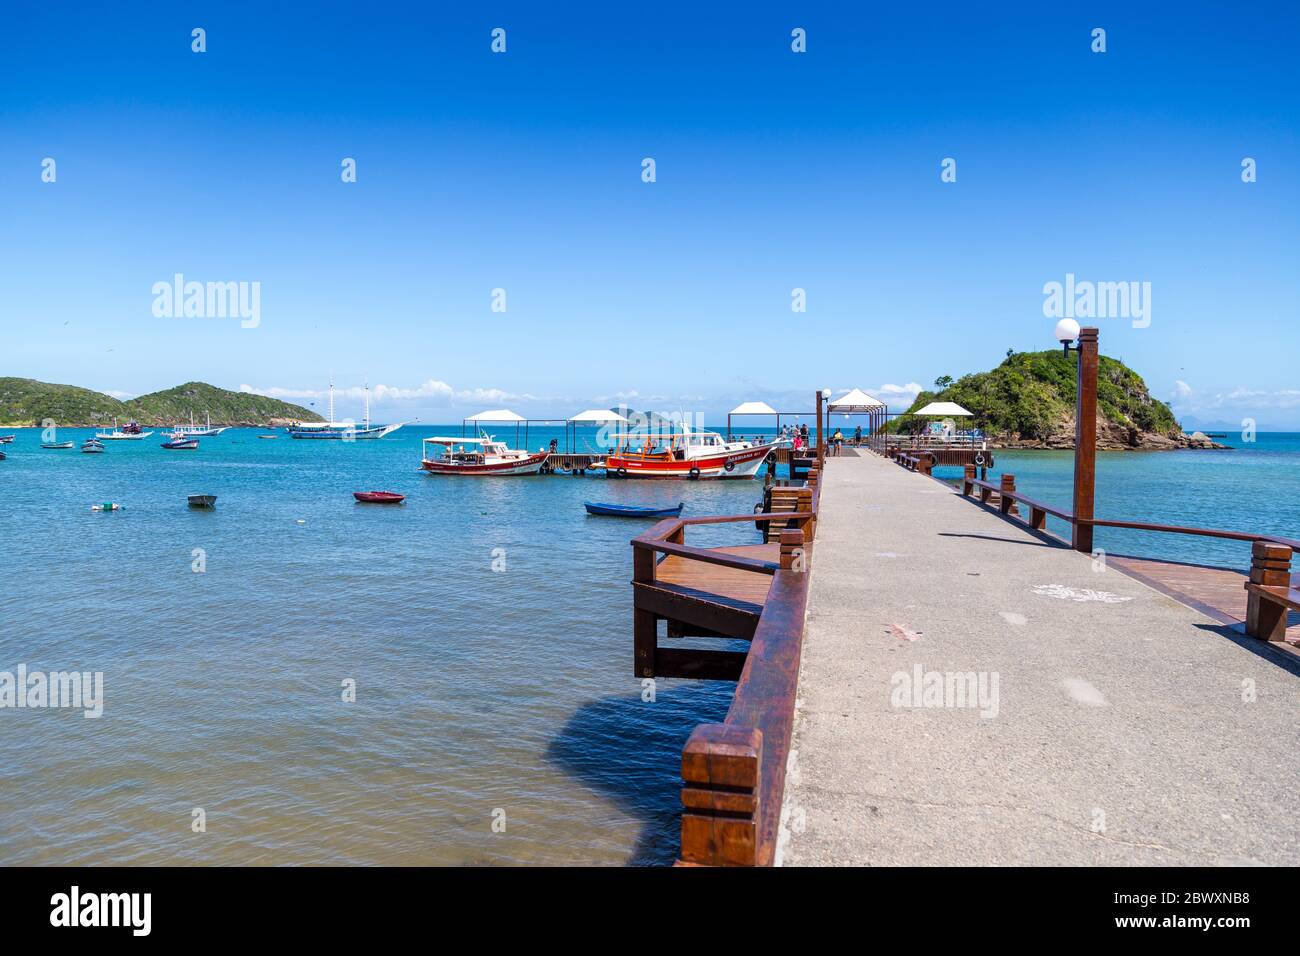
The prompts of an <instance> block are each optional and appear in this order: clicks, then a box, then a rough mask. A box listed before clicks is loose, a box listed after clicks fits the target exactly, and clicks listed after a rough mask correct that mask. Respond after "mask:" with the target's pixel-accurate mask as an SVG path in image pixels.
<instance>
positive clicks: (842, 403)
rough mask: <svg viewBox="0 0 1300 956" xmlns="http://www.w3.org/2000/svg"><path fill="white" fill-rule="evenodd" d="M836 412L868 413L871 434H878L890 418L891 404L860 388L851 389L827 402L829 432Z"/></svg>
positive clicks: (846, 413) (868, 425)
mask: <svg viewBox="0 0 1300 956" xmlns="http://www.w3.org/2000/svg"><path fill="white" fill-rule="evenodd" d="M836 412H838V413H839V414H841V415H846V416H847V415H866V416H867V427H868V430H869V433H870V435H871V436H875V435H877V434H878V433H879V431H880V429H881V428H883V427H884V425H885V423H886V422H887V421H888V420H889V406H888V405H886V404H885V403H884V402H882V401H881V400H880V399H878V398H876V397H875V396H874V395H868V394H867V393H866V392H864V391H863V390H862V389H860V388H855V389H851V390H849V391H847V392H845V393H844V394H843V395H841V396H840V397H839V398H836V399H833V400H831V401H829V402H827V403H826V430H827V432H831V427H830V420H831V415H832V414H834V413H836Z"/></svg>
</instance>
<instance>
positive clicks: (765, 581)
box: [655, 543, 1245, 609]
mask: <svg viewBox="0 0 1300 956" xmlns="http://www.w3.org/2000/svg"><path fill="white" fill-rule="evenodd" d="M711 550H714V551H721V552H722V553H724V554H734V555H738V556H740V557H742V558H753V559H755V560H756V561H779V560H781V545H780V544H776V543H772V544H746V545H739V546H737V547H730V548H713V549H711ZM655 578H656V580H657V581H658V582H659V583H660V584H669V585H673V586H675V587H679V588H689V589H690V590H692V591H698V592H701V593H702V594H709V595H711V596H713V597H715V598H722V599H724V600H726V601H728V602H734V603H737V604H744V605H749V606H752V607H755V608H758V609H761V608H762V607H763V602H764V601H766V600H767V592H768V590H769V589H770V588H771V587H772V575H770V574H758V573H756V572H754V571H741V570H739V569H737V568H724V567H720V566H719V565H716V564H705V563H704V562H702V561H692V560H690V559H689V558H679V557H677V556H676V555H668V556H667V557H666V558H664V559H663V560H662V561H660V562H659V566H658V568H656V570H655ZM1242 593H1243V594H1244V593H1245V592H1242Z"/></svg>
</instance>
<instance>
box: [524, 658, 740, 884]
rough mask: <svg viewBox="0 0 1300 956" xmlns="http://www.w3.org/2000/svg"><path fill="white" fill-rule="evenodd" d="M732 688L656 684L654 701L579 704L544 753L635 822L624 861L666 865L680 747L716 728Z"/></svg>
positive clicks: (622, 698)
mask: <svg viewBox="0 0 1300 956" xmlns="http://www.w3.org/2000/svg"><path fill="white" fill-rule="evenodd" d="M734 691H735V684H733V683H730V682H719V681H698V682H696V681H689V682H688V681H662V680H661V681H659V682H658V687H657V690H656V695H655V701H654V702H653V703H650V702H647V701H642V699H641V696H640V695H639V694H628V695H619V696H611V697H603V698H600V699H599V700H595V701H592V702H591V703H589V704H586V705H584V706H582V707H580V708H579V709H578V710H577V711H576V712H575V713H574V714H573V716H571V717H570V718H569V720H568V721H567V722H566V723H565V725H564V727H563V728H562V729H561V730H560V732H559V734H557V735H556V737H555V739H554V740H553V741H552V742H551V745H550V746H549V747H548V748H547V754H546V755H547V758H548V759H549V760H551V761H552V762H554V763H555V764H556V765H557V766H559V767H560V768H562V769H563V770H564V771H565V772H566V773H568V774H570V775H571V776H573V777H574V778H575V779H577V780H578V781H580V782H581V783H582V784H583V785H585V786H587V787H589V788H591V789H592V790H594V791H596V792H597V793H599V794H601V795H603V796H605V797H606V798H608V799H610V800H613V801H614V802H615V803H616V804H617V805H618V807H619V809H620V810H623V811H624V812H626V813H629V814H631V815H633V816H635V817H636V818H638V819H639V820H641V821H642V826H641V831H640V833H639V834H638V836H637V840H636V845H635V847H634V848H633V850H632V852H631V855H630V856H629V857H628V861H627V862H628V863H629V864H631V865H633V866H667V865H670V864H672V862H673V861H674V859H675V858H676V853H677V847H678V839H679V834H680V829H679V824H680V820H681V797H680V791H681V757H682V747H683V746H684V745H685V744H686V739H687V738H688V737H689V736H690V734H691V731H692V730H694V729H695V727H696V726H697V725H699V724H705V723H721V722H722V721H723V720H724V719H725V718H726V716H727V708H728V707H730V706H731V696H732V693H733V692H734Z"/></svg>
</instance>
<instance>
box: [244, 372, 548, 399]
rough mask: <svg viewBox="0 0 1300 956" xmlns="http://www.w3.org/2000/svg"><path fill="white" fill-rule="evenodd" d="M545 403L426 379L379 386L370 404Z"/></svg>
mask: <svg viewBox="0 0 1300 956" xmlns="http://www.w3.org/2000/svg"><path fill="white" fill-rule="evenodd" d="M239 390H240V391H241V392H246V393H248V394H250V395H265V396H267V397H268V398H280V399H285V400H287V401H295V400H298V401H300V400H304V399H311V400H315V401H319V400H321V399H327V398H329V391H328V390H327V389H310V388H285V387H283V386H279V385H270V386H265V387H258V386H253V385H240V386H239ZM365 394H366V392H365V388H364V387H363V386H360V385H352V386H349V387H347V388H336V389H334V400H335V401H336V402H337V401H340V400H343V399H358V400H359V399H363V398H364V397H365ZM543 400H545V399H543V398H541V397H540V396H537V395H532V394H529V393H528V392H507V391H505V390H503V389H499V388H467V389H460V390H457V389H455V388H453V387H452V386H450V385H448V384H447V383H446V382H444V381H441V380H439V379H436V378H430V379H426V380H425V381H424V382H422V383H421V384H419V385H416V386H414V387H401V386H395V385H384V384H382V383H381V384H379V385H375V386H374V387H373V388H371V389H370V401H371V402H372V403H374V404H376V405H382V404H384V403H391V402H410V401H423V402H425V403H426V404H428V403H432V404H434V405H461V404H492V403H498V404H499V403H503V402H533V401H543Z"/></svg>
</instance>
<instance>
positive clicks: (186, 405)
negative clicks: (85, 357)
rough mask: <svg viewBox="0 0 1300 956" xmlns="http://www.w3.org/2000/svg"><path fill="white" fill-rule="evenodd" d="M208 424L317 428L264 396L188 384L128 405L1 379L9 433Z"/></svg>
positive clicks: (299, 411) (297, 409) (2, 414)
mask: <svg viewBox="0 0 1300 956" xmlns="http://www.w3.org/2000/svg"><path fill="white" fill-rule="evenodd" d="M191 415H192V416H194V420H195V421H197V422H203V421H204V420H205V419H206V418H210V419H211V421H212V424H213V425H249V426H276V425H283V424H286V423H288V422H292V421H302V422H318V421H322V420H323V419H322V418H321V417H320V416H319V415H317V414H316V413H315V412H313V411H309V410H308V409H306V408H303V407H302V406H301V405H294V404H291V403H290V402H282V401H280V400H279V399H276V398H268V397H267V396H265V395H253V394H250V393H248V392H233V391H231V390H229V389H225V388H217V387H216V386H215V385H209V384H207V383H206V382H186V383H185V384H184V385H177V386H176V387H175V388H169V389H166V390H164V391H161V392H151V393H149V394H148V395H141V396H139V397H138V398H132V399H129V400H127V401H121V400H119V399H116V398H113V396H111V395H105V394H104V393H103V392H96V391H92V390H91V389H88V388H78V387H77V386H75V385H54V384H51V383H49V382H38V381H36V380H35V379H30V378H0V423H2V424H3V426H4V427H7V428H23V427H29V426H38V425H40V424H41V423H42V422H43V421H45V420H46V419H52V420H53V421H54V422H55V423H56V424H59V425H62V426H65V427H69V428H79V427H87V428H98V427H100V426H104V425H112V424H113V420H114V419H117V420H118V421H119V422H128V421H131V420H132V419H134V420H136V421H139V422H141V423H142V424H145V425H176V424H184V423H187V422H189V421H190V416H191Z"/></svg>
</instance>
